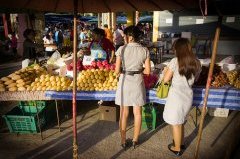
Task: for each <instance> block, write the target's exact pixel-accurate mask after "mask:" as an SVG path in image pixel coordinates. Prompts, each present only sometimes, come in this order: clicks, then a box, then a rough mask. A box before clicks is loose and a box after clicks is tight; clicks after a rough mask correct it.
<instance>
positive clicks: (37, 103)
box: [18, 100, 47, 106]
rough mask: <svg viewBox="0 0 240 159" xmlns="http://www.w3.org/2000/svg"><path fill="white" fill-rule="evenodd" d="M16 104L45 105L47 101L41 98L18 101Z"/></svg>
mask: <svg viewBox="0 0 240 159" xmlns="http://www.w3.org/2000/svg"><path fill="white" fill-rule="evenodd" d="M18 105H19V106H46V105H47V101H42V100H39V101H37V100H32V101H20V102H19V103H18Z"/></svg>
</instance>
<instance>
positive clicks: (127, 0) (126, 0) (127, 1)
mask: <svg viewBox="0 0 240 159" xmlns="http://www.w3.org/2000/svg"><path fill="white" fill-rule="evenodd" d="M125 2H126V3H127V4H129V5H130V6H131V7H132V8H134V9H135V11H139V10H138V9H137V8H136V6H135V5H133V4H132V3H131V2H130V1H129V0H125Z"/></svg>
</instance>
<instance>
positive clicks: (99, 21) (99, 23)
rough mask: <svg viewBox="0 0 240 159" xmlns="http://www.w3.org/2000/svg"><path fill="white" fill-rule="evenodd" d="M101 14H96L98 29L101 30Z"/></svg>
mask: <svg viewBox="0 0 240 159" xmlns="http://www.w3.org/2000/svg"><path fill="white" fill-rule="evenodd" d="M101 27H102V26H101V14H100V13H98V28H101Z"/></svg>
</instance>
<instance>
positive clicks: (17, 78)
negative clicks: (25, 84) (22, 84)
mask: <svg viewBox="0 0 240 159" xmlns="http://www.w3.org/2000/svg"><path fill="white" fill-rule="evenodd" d="M20 78H21V76H19V75H16V74H15V75H13V76H12V79H13V80H15V81H16V80H19V79H20Z"/></svg>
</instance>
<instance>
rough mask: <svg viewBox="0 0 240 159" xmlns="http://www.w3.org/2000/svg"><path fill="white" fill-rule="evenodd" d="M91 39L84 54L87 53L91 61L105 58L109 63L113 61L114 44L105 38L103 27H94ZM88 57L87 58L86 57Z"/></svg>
mask: <svg viewBox="0 0 240 159" xmlns="http://www.w3.org/2000/svg"><path fill="white" fill-rule="evenodd" d="M92 36H93V40H92V41H91V43H90V45H89V48H88V49H87V50H86V51H84V52H83V53H84V55H85V56H87V55H89V56H90V57H91V61H96V60H107V61H108V62H109V63H113V62H114V50H115V48H114V46H113V43H112V42H111V41H110V40H108V39H107V38H106V35H105V32H104V30H103V29H100V28H95V29H94V30H93V31H92ZM88 59H89V58H88Z"/></svg>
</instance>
